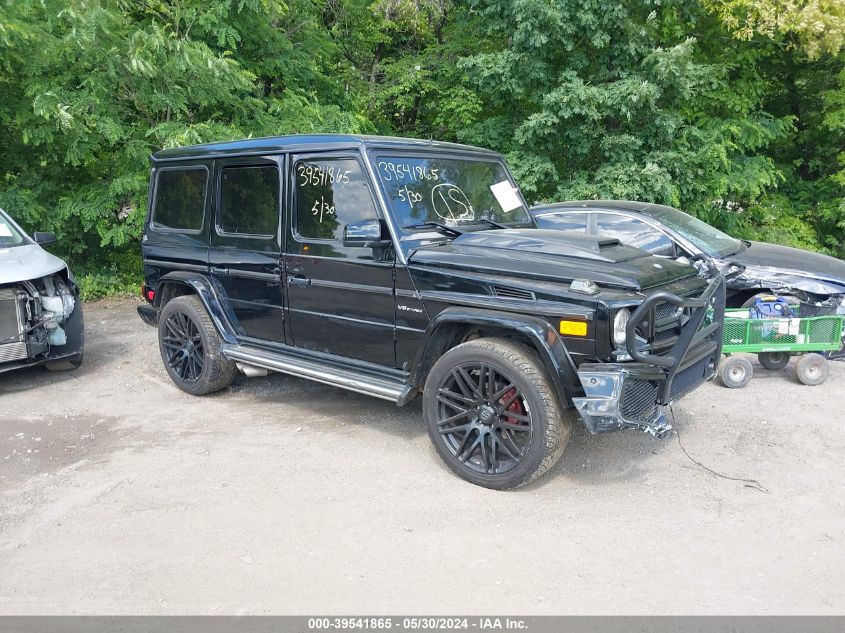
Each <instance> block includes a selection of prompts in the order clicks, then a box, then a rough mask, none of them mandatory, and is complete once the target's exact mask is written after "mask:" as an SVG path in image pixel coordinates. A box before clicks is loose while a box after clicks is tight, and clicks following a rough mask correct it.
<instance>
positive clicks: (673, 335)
mask: <svg viewBox="0 0 845 633" xmlns="http://www.w3.org/2000/svg"><path fill="white" fill-rule="evenodd" d="M677 338H678V331H677V330H676V329H675V328H674V327H671V328H669V329H668V330H660V331H659V332H655V333H654V342H655V343H664V342H666V341H670V340H671V341H674V340H675V339H677Z"/></svg>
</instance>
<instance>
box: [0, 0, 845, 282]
mask: <svg viewBox="0 0 845 633" xmlns="http://www.w3.org/2000/svg"><path fill="white" fill-rule="evenodd" d="M843 38H845V0H807V1H806V2H798V1H796V0H754V1H753V2H752V1H749V0H701V2H689V1H685V0H633V1H623V2H618V1H612V0H589V1H585V0H99V1H98V0H13V1H7V2H6V3H3V4H0V127H1V128H2V130H0V131H2V135H3V139H4V142H3V144H2V146H0V156H2V159H3V162H2V165H3V167H2V169H0V178H2V184H0V206H2V207H3V208H5V209H7V210H8V211H10V212H11V213H12V214H13V215H15V216H16V217H17V218H18V219H19V220H20V221H21V222H22V223H23V224H24V225H25V226H26V227H27V228H29V229H34V228H36V227H37V228H39V229H44V230H51V229H52V230H55V231H56V232H57V233H58V234H59V237H60V240H61V242H60V250H61V251H62V254H65V255H67V256H68V257H69V258H70V260H71V262H72V264H73V265H74V267H75V268H76V269H78V270H79V271H80V272H81V274H82V275H83V278H84V280H85V282H86V285H87V295H88V296H93V295H96V294H100V293H107V292H110V291H113V290H115V289H118V288H120V287H122V285H123V284H125V283H126V282H128V281H131V282H132V283H134V280H135V279H136V278H137V276H138V274H139V268H140V264H139V258H138V239H139V233H140V229H141V226H142V223H143V216H144V212H145V205H146V192H147V176H148V168H149V163H148V156H149V154H150V153H152V152H154V151H156V150H157V149H160V148H162V147H172V146H176V145H183V144H189V143H197V142H202V141H209V140H219V139H230V138H239V137H246V136H262V135H271V134H284V133H296V132H309V131H331V132H378V133H387V134H398V135H406V136H417V137H426V138H428V137H431V138H436V139H441V140H457V141H461V142H467V143H472V144H476V145H483V146H486V147H492V148H495V149H497V150H499V151H502V152H503V153H505V154H506V155H507V156H508V158H509V159H510V162H511V166H512V168H513V169H514V172H515V173H516V175H517V177H518V180H519V181H520V184H521V186H522V188H523V191H524V193H525V195H526V197H527V198H528V199H529V201H535V200H537V201H539V200H543V201H549V200H558V199H572V198H595V197H614V198H632V199H641V200H649V201H660V202H664V203H667V204H671V205H674V206H678V207H680V208H682V209H685V210H687V211H689V212H692V213H694V214H696V215H699V216H700V217H703V218H705V219H707V220H708V221H710V222H712V223H714V224H717V225H719V226H721V227H723V228H726V229H727V230H729V231H731V232H733V233H734V234H736V235H738V236H741V237H749V238H760V239H765V240H770V241H775V242H780V243H786V244H792V245H797V246H802V247H805V248H812V249H818V250H825V251H827V252H830V253H832V254H835V255H838V256H840V257H841V256H845V52H843Z"/></svg>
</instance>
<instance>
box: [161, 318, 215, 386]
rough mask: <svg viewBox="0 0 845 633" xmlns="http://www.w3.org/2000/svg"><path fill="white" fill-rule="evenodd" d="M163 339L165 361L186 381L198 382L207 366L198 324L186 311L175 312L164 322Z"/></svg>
mask: <svg viewBox="0 0 845 633" xmlns="http://www.w3.org/2000/svg"><path fill="white" fill-rule="evenodd" d="M164 328H165V334H164V336H163V337H162V339H161V344H162V347H163V348H164V352H165V362H166V363H167V365H168V366H169V367H170V368H171V369H172V370H173V372H174V373H175V374H176V375H177V376H178V377H179V378H180V379H181V380H183V381H185V382H196V381H197V380H199V378H200V376H201V375H202V370H203V367H205V346H204V345H203V341H202V335H201V334H200V331H199V328H198V327H197V325H196V324H195V323H194V322H193V321H192V320H191V319H190V317H188V315H187V314H185V313H184V312H173V313H172V314H171V315H170V316H169V317H168V318H167V320H166V321H165V322H164Z"/></svg>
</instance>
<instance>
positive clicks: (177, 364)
mask: <svg viewBox="0 0 845 633" xmlns="http://www.w3.org/2000/svg"><path fill="white" fill-rule="evenodd" d="M158 347H159V350H160V351H161V359H162V361H164V367H165V369H166V370H167V373H168V374H170V377H171V378H172V379H173V382H175V383H176V386H177V387H179V389H181V390H182V391H186V392H188V393H190V394H193V395H196V396H198V395H203V394H207V393H212V392H214V391H219V390H221V389H225V388H226V387H228V386H229V384H230V383H231V382H232V379H233V378H234V376H235V364H234V363H233V362H232V361H230V360H229V359H228V358H226V357H225V356H223V355H222V354H221V353H220V337H219V336H218V334H217V330H216V329H215V328H214V324H213V323H212V322H211V319H210V318H209V316H208V313H207V312H206V311H205V307H204V306H203V305H202V302H201V301H200V300H199V298H198V297H197V296H195V295H185V296H181V297H177V298H175V299H173V300H171V301H169V302H168V303H167V305H165V306H164V309H163V310H162V311H161V315H160V316H159V325H158Z"/></svg>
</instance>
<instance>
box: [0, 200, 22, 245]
mask: <svg viewBox="0 0 845 633" xmlns="http://www.w3.org/2000/svg"><path fill="white" fill-rule="evenodd" d="M28 243H29V241H28V240H27V238H26V236H25V235H24V234H23V233H21V231H20V230H19V229H18V227H17V226H15V223H14V222H12V220H11V218H9V216H8V215H6V213H5V212H4V211H3V209H0V248H8V247H9V246H20V245H21V244H28Z"/></svg>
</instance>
